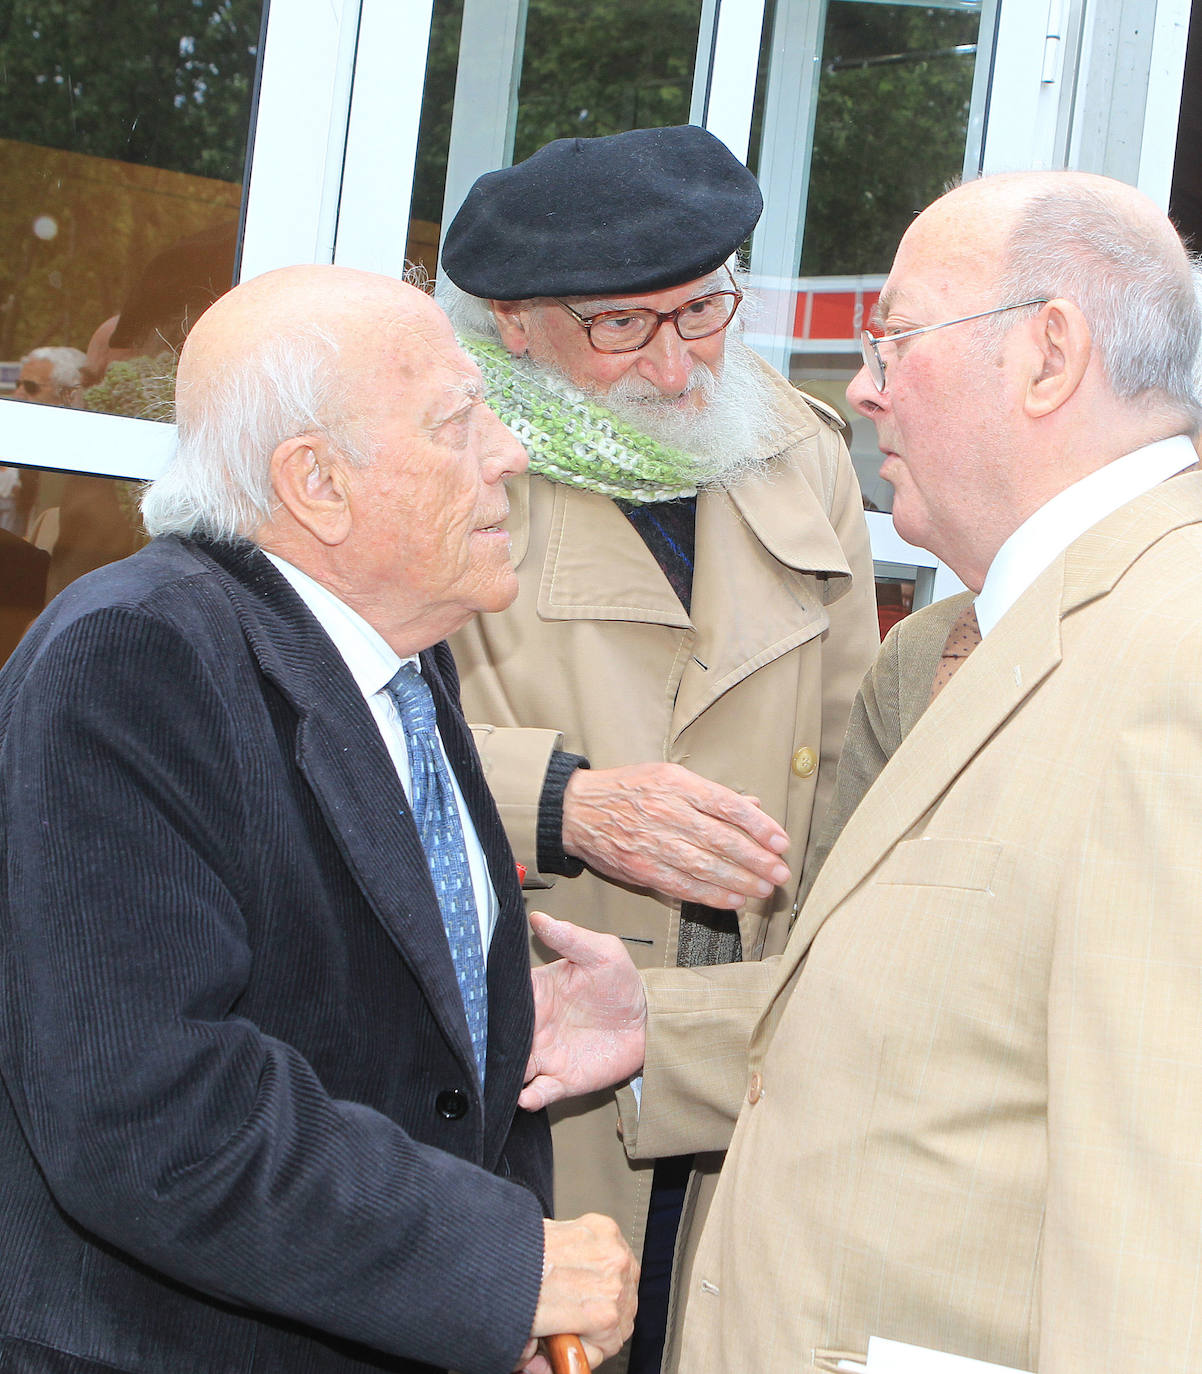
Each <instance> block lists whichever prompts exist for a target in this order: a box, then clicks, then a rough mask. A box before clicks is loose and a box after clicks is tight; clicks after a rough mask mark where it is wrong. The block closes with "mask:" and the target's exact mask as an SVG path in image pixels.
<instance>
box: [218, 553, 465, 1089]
mask: <svg viewBox="0 0 1202 1374" xmlns="http://www.w3.org/2000/svg"><path fill="white" fill-rule="evenodd" d="M204 548H205V552H207V553H208V554H209V555H210V556H211V557H212V558H213V559H214V561H215V562H217V563H219V564H220V565H221V566H222V567H223V568H224V569H225V570H226V572H227V573H228V574H229V575H230V577H231V578H232V580H233V589H234V595H235V599H236V602H237V605H238V612H239V618H240V619H241V621H242V624H243V628H244V630H245V632H246V635H247V639H248V641H249V643H250V645H251V647H252V649H253V650H254V652H255V654H256V656H257V657H258V660H259V664H260V667H261V669H262V671H263V673H264V674H265V676H266V677H267V678H268V679H270V680H271V681H272V682H274V683H275V685H276V686H277V687H278V688H279V690H280V691H281V692H282V693H283V694H284V696H285V697H286V698H287V699H288V701H289V702H290V703H291V705H292V708H293V710H294V711H295V712H296V716H297V726H296V763H297V766H298V768H299V769H300V771H301V774H302V776H303V777H304V778H305V780H306V782H307V783H308V785H309V787H310V789H311V791H312V793H313V796H314V798H315V799H316V801H317V803H318V806H319V807H320V808H321V811H322V814H323V816H324V817H325V821H326V824H327V825H328V826H329V829H330V833H331V834H332V835H333V837H334V839H335V841H336V842H337V844H338V846H339V849H340V851H341V853H342V855H343V858H344V859H345V861H346V864H347V866H348V867H349V869H350V870H351V872H352V873H353V874H354V876H355V880H356V882H357V883H358V885H359V888H360V890H361V892H362V893H363V896H364V899H365V900H366V901H367V903H368V905H369V906H370V907H371V909H372V911H373V912H374V914H375V916H376V918H377V919H378V920H379V921H380V922H381V924H382V925H383V926H384V928H385V930H386V931H387V933H388V936H389V938H390V939H391V940H392V942H393V944H394V945H395V946H396V948H397V950H398V951H399V952H400V954H401V956H402V957H403V958H404V960H405V962H406V963H407V964H408V965H409V967H410V969H411V970H412V972H413V974H414V977H415V978H417V980H418V981H419V982H420V983H421V985H422V987H423V988H424V989H425V991H426V1000H427V1004H428V1006H429V1010H430V1014H431V1016H432V1017H433V1018H434V1020H435V1021H436V1022H437V1024H438V1026H439V1028H440V1030H441V1031H442V1033H443V1035H444V1036H445V1037H446V1040H447V1042H448V1043H449V1044H451V1045H452V1046H454V1048H455V1050H456V1053H457V1054H458V1055H459V1057H460V1058H461V1059H462V1060H463V1062H464V1064H465V1066H469V1067H471V1068H472V1071H473V1072H474V1066H475V1056H474V1053H473V1050H472V1047H471V1039H470V1036H469V1034H468V1030H467V1020H466V1017H465V1016H464V1014H463V1007H462V999H461V997H460V993H459V984H458V982H457V980H456V977H455V967H454V964H453V963H452V961H451V953H450V949H449V947H448V945H447V942H446V939H445V936H444V935H443V925H442V914H441V912H440V910H439V907H438V899H437V897H436V896H435V893H434V885H433V882H432V881H431V878H430V871H429V866H428V865H427V863H426V857H425V851H424V850H423V849H422V846H421V841H420V840H419V838H418V834H417V827H416V825H415V824H414V821H413V814H412V812H411V810H410V807H409V803H408V799H407V798H406V796H405V791H404V789H403V788H402V786H401V783H400V779H399V778H398V777H397V775H396V770H395V769H394V768H393V766H392V760H391V759H390V758H389V756H388V750H387V748H386V747H385V745H384V741H383V739H382V738H381V737H380V732H379V730H378V728H377V727H376V723H375V721H374V719H373V718H372V715H371V712H370V711H369V709H368V706H367V703H366V702H365V701H364V700H363V697H362V695H361V693H360V692H359V689H358V687H357V686H356V685H355V682H354V679H353V678H352V677H351V675H350V672H349V671H348V669H347V668H346V665H345V663H344V662H343V660H342V658H341V656H340V655H339V654H338V652H337V651H336V650H335V649H334V647H333V646H332V644H331V643H330V641H329V639H328V637H327V636H326V634H325V632H324V631H323V630H322V629H321V626H320V625H319V624H318V623H317V621H316V620H315V619H314V618H313V616H312V615H311V614H310V612H309V610H308V608H307V607H306V606H305V605H304V603H303V602H302V601H301V600H300V598H299V597H298V596H297V595H296V593H295V592H294V591H293V590H292V588H291V587H290V586H289V585H288V583H287V581H286V580H285V579H284V578H283V577H282V576H281V575H280V574H279V573H278V572H277V571H276V569H275V568H274V567H272V565H271V564H270V562H268V560H267V559H266V558H264V557H263V556H262V555H261V554H259V553H258V551H257V550H254V549H251V548H247V547H241V546H239V547H235V548H230V547H228V546H223V547H214V546H209V545H206V546H204ZM240 589H249V590H251V591H253V593H254V595H253V597H250V596H247V595H245V594H244V592H243V591H241V590H240Z"/></svg>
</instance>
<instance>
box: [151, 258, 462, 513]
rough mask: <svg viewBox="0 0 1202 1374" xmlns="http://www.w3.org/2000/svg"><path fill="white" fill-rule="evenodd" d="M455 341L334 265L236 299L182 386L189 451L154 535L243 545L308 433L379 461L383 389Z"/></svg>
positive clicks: (280, 275)
mask: <svg viewBox="0 0 1202 1374" xmlns="http://www.w3.org/2000/svg"><path fill="white" fill-rule="evenodd" d="M454 349H455V343H454V337H453V335H452V334H451V331H450V328H449V326H448V325H447V323H446V320H445V317H444V316H443V315H442V312H441V311H440V310H439V309H438V307H437V306H436V305H435V304H434V302H433V301H432V300H431V299H430V298H429V297H428V296H426V295H425V294H424V293H423V292H421V291H418V290H416V289H415V288H414V287H412V286H408V285H406V284H405V283H404V282H401V281H397V280H395V279H393V278H391V277H383V276H378V275H377V274H375V273H372V272H360V271H356V270H354V269H351V268H345V267H333V266H329V265H306V266H298V267H285V268H281V269H279V270H277V271H274V272H267V273H264V274H263V275H262V276H259V277H255V278H253V279H252V280H250V281H248V282H244V283H243V284H241V285H239V286H236V287H234V289H233V290H232V291H229V292H228V293H227V294H226V295H224V296H222V297H220V298H219V299H218V300H217V301H215V302H214V303H213V305H211V306H210V307H209V309H208V310H206V311H205V313H204V314H203V315H202V316H201V317H200V319H199V320H197V322H196V324H195V325H194V326H193V328H192V330H191V332H190V333H189V335H188V338H187V340H186V341H185V343H184V346H183V350H182V352H181V354H180V359H179V368H178V371H177V374H176V419H177V422H178V428H179V442H178V447H177V452H176V456H175V459H174V461H173V463H172V465H171V467H170V468H169V469H168V471H167V472H166V473H164V475H163V477H161V478H159V479H158V480H157V481H156V482H154V483H153V484H152V485H151V487H150V488H149V489H148V490H147V492H146V495H145V497H144V500H143V515H144V518H145V520H146V524H147V528H148V529H149V530H150V531H151V533H153V534H166V533H177V534H184V535H190V534H194V533H201V534H206V535H209V536H210V537H214V538H221V539H230V538H238V537H246V536H249V535H250V534H252V533H253V531H255V530H256V529H257V528H259V527H260V526H261V525H262V523H263V522H264V521H265V520H266V519H268V518H269V517H270V515H271V511H272V509H273V502H272V493H271V487H270V481H269V476H268V463H269V460H270V457H271V454H272V452H273V451H274V450H275V448H276V446H277V445H278V444H279V443H280V442H281V441H282V440H284V439H287V438H291V437H293V436H295V435H298V434H303V433H315V434H320V435H323V436H324V437H325V438H326V439H327V440H328V441H329V442H330V443H331V444H333V445H334V446H336V447H337V448H338V449H339V450H340V452H341V453H342V454H343V455H344V456H345V458H346V459H347V460H348V461H349V462H350V463H351V464H353V465H357V466H365V465H366V464H367V463H368V462H370V460H371V456H372V451H373V446H374V435H373V415H374V411H375V407H376V401H377V397H378V395H379V379H380V377H381V375H382V373H383V372H385V371H387V372H388V374H389V382H388V386H389V388H390V389H391V390H392V391H393V392H395V390H396V386H397V380H398V373H399V374H400V380H401V381H402V384H404V382H405V380H406V379H409V378H414V377H416V376H417V375H418V374H419V373H420V371H421V369H422V368H423V367H424V366H426V365H427V362H428V360H429V357H430V355H431V352H433V353H434V354H435V355H439V356H446V355H448V354H449V353H451V352H453V351H454Z"/></svg>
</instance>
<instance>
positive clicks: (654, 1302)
mask: <svg viewBox="0 0 1202 1374" xmlns="http://www.w3.org/2000/svg"><path fill="white" fill-rule="evenodd" d="M761 209H762V199H761V196H760V192H759V188H758V186H757V185H756V182H755V178H754V177H753V176H752V174H751V173H750V172H749V171H748V170H747V168H746V167H744V166H743V165H742V164H741V163H740V162H739V161H738V160H737V159H736V158H735V157H733V156H732V155H731V153H730V152H729V150H728V149H727V148H726V147H725V146H724V145H723V144H722V143H720V142H719V141H718V139H716V138H714V137H713V136H712V135H711V134H709V133H707V132H706V131H705V130H703V129H700V128H696V127H693V126H683V127H679V128H668V129H637V130H634V131H631V132H628V133H622V134H616V135H613V136H612V137H607V138H596V139H559V140H557V141H555V142H553V143H550V144H548V145H547V146H546V147H544V148H542V149H540V150H539V151H538V152H537V153H535V154H534V155H533V156H532V157H530V158H528V159H527V160H526V161H525V162H522V163H520V164H518V165H517V166H514V167H508V168H504V169H502V170H500V171H497V172H491V173H489V174H488V175H486V176H483V177H481V178H480V179H479V181H477V182H476V184H475V186H474V187H473V188H472V190H471V192H470V193H469V194H468V197H467V199H466V201H465V202H464V204H463V207H462V209H461V210H460V211H459V213H458V215H457V216H456V217H455V220H454V222H453V223H452V224H451V226H450V228H449V229H448V231H447V234H446V238H445V242H444V246H443V255H442V265H443V276H442V279H441V280H440V283H439V296H440V299H441V300H442V303H443V304H444V305H445V306H446V308H447V310H448V313H450V314H451V317H452V320H453V322H454V323H455V324H456V326H457V327H458V329H459V332H460V335H461V338H462V339H463V340H464V342H465V344H466V346H467V347H468V350H469V351H470V352H471V353H472V355H473V356H474V357H475V358H476V360H477V362H478V363H479V364H480V366H481V369H482V370H483V372H484V375H485V381H486V388H487V392H488V396H489V401H490V404H491V405H492V406H493V408H494V409H496V410H497V411H498V413H499V414H500V415H501V416H502V418H503V419H504V420H505V421H506V423H507V424H508V425H509V427H510V429H511V430H512V431H513V432H514V433H515V434H516V435H517V436H518V437H519V438H520V439H521V440H522V442H523V443H524V444H525V446H526V448H527V451H528V453H529V455H530V475H529V477H518V478H516V479H515V480H514V481H513V482H512V483H511V485H510V492H511V497H510V500H511V515H510V520H509V530H510V533H511V537H512V548H513V556H514V560H515V562H516V564H517V569H518V579H519V585H520V590H519V594H518V598H517V600H516V602H515V603H514V604H513V606H512V607H510V608H509V609H508V610H507V611H504V612H502V613H501V614H499V615H494V616H488V617H484V618H478V619H477V620H476V621H475V622H474V623H472V624H471V625H468V626H465V627H464V628H463V629H462V630H461V631H460V632H459V633H458V634H457V635H456V636H455V637H454V639H453V641H452V642H453V647H454V651H455V656H456V659H457V661H458V663H459V667H460V671H461V675H462V682H463V698H464V705H465V708H466V710H467V713H468V718H469V719H471V720H474V721H477V722H485V724H481V725H479V726H478V729H477V741H478V743H479V744H480V746H481V749H482V753H483V756H484V759H485V766H486V768H487V770H488V778H489V783H490V785H491V787H492V789H493V791H494V793H495V795H496V796H497V799H498V801H499V803H500V806H501V811H502V816H503V819H504V821H505V824H506V827H507V830H508V833H509V837H510V840H511V843H512V844H513V846H514V848H515V850H516V851H517V854H518V858H519V860H520V861H521V862H522V863H523V864H525V866H526V883H527V886H528V887H529V886H533V887H541V888H546V889H551V888H552V885H553V884H554V883H555V879H556V877H557V876H568V877H570V878H571V879H572V881H570V882H566V883H560V884H559V885H558V886H557V887H555V888H554V890H548V891H546V892H543V893H540V897H539V904H540V905H542V906H545V907H546V909H547V910H548V911H550V912H552V913H553V914H561V915H568V916H570V917H571V918H572V919H573V920H575V921H578V922H581V923H583V924H585V925H588V926H591V927H593V928H594V929H597V930H603V931H608V932H611V933H613V934H616V935H619V936H621V937H622V939H623V940H625V941H626V943H627V947H628V948H629V949H630V951H631V954H632V955H633V957H634V958H635V960H636V962H637V963H639V964H640V965H641V966H649V967H662V966H665V965H669V966H672V965H678V964H679V965H700V964H718V963H725V962H730V961H732V960H739V959H758V958H760V957H762V956H763V955H764V954H768V953H774V952H776V951H778V950H780V949H781V948H782V946H783V944H784V941H785V937H786V934H787V932H788V927H789V921H790V916H791V914H792V912H793V908H794V900H795V896H796V891H797V886H798V881H799V879H800V878H801V876H802V873H803V872H804V869H805V865H806V860H807V854H808V852H809V850H810V847H811V845H812V843H813V841H814V839H815V837H816V835H817V829H818V823H819V822H820V820H821V816H822V814H823V811H824V810H825V807H826V805H827V800H828V797H829V794H830V790H831V787H832V785H833V782H834V764H835V760H836V756H837V753H838V749H839V746H840V743H841V741H842V737H843V731H844V727H845V726H846V724H847V717H848V711H849V707H850V703H851V699H852V697H853V695H854V693H855V690H856V688H857V686H858V684H859V681H860V679H861V677H862V675H863V673H864V671H865V669H866V668H867V666H868V664H869V662H870V661H871V658H872V656H873V653H874V650H875V648H876V643H877V630H876V616H875V608H874V599H873V579H872V567H871V560H870V554H869V548H868V541H867V536H866V531H865V527H864V520H863V514H862V509H861V501H860V493H859V488H858V485H857V482H856V478H855V474H854V473H853V471H852V467H851V463H850V460H849V459H848V455H847V450H846V448H845V446H844V444H843V441H842V437H841V434H840V429H841V425H840V422H839V421H838V420H837V418H835V417H834V416H833V414H828V413H824V412H821V411H819V410H818V409H817V408H815V407H814V406H812V405H811V404H809V403H807V400H806V399H805V398H804V397H803V396H802V395H801V394H800V393H798V392H797V391H796V390H794V388H792V387H791V386H790V385H789V384H788V383H787V382H786V381H785V380H784V378H782V377H780V376H779V375H778V374H777V373H775V372H774V371H773V370H772V369H771V368H769V367H768V366H767V365H766V364H765V363H763V362H762V361H761V360H760V359H759V358H758V357H757V356H756V355H755V354H754V353H753V352H752V351H751V350H750V348H749V347H748V346H747V345H746V344H745V343H744V342H743V341H742V339H741V338H740V331H741V326H742V322H743V320H744V319H745V317H746V315H747V313H748V302H747V299H746V291H745V288H744V286H743V284H742V281H741V278H740V274H739V270H738V265H737V256H736V254H737V250H738V248H739V246H740V244H742V243H743V241H744V240H745V239H746V238H747V236H748V235H749V234H750V233H751V231H752V229H753V228H754V227H755V224H756V221H757V220H758V218H759V215H760V211H761ZM448 279H449V280H448ZM786 851H787V856H786ZM615 1125H616V1117H615V1111H614V1107H613V1103H612V1099H611V1098H609V1097H608V1096H605V1095H597V1096H596V1097H594V1098H592V1099H584V1100H583V1101H582V1102H578V1103H576V1104H573V1110H572V1112H571V1113H570V1114H565V1115H564V1117H563V1118H562V1119H561V1120H560V1121H559V1122H558V1123H556V1125H555V1127H554V1130H555V1133H556V1157H557V1161H556V1207H557V1211H558V1212H559V1213H560V1214H561V1215H575V1214H577V1213H578V1212H580V1211H582V1210H598V1211H602V1212H606V1213H608V1214H610V1215H611V1216H615V1217H616V1218H617V1219H618V1221H619V1224H620V1225H622V1226H623V1227H624V1228H625V1230H626V1232H627V1235H628V1238H629V1240H630V1242H631V1244H632V1246H634V1247H635V1249H636V1252H637V1251H638V1250H639V1247H640V1246H642V1247H643V1249H642V1253H643V1267H644V1278H643V1283H642V1287H641V1289H640V1316H639V1321H638V1325H637V1326H636V1332H635V1338H634V1344H633V1347H632V1349H631V1352H630V1368H631V1369H632V1370H636V1371H641V1370H658V1368H659V1350H660V1345H661V1343H662V1327H663V1322H664V1315H665V1309H666V1294H667V1280H668V1272H669V1270H670V1267H671V1260H672V1250H673V1243H674V1240H675V1236H676V1230H677V1218H678V1216H679V1212H680V1206H681V1201H682V1199H683V1195H684V1189H685V1184H686V1181H687V1177H688V1173H689V1169H690V1166H693V1167H695V1168H696V1169H697V1170H698V1172H699V1173H700V1174H701V1175H702V1179H701V1181H700V1183H699V1185H698V1186H700V1187H704V1186H705V1183H706V1180H707V1178H708V1179H709V1181H712V1177H713V1175H714V1174H715V1173H716V1169H717V1160H716V1159H715V1158H710V1157H704V1156H690V1157H689V1158H688V1159H686V1160H663V1161H660V1162H659V1163H658V1164H657V1165H656V1167H655V1170H654V1177H653V1176H652V1172H651V1170H650V1169H649V1168H648V1167H646V1166H640V1165H632V1164H631V1163H630V1162H629V1161H627V1159H626V1156H625V1153H624V1151H623V1149H622V1146H621V1142H620V1140H619V1139H618V1138H617V1132H616V1129H615ZM653 1183H654V1187H653V1186H652V1185H653ZM700 1196H701V1197H702V1198H703V1196H704V1195H703V1194H702V1195H700ZM649 1203H650V1218H649V1217H648V1207H649ZM690 1210H691V1211H692V1205H691V1204H690ZM645 1239H646V1244H645V1245H644V1240H645ZM612 1367H613V1368H615V1369H616V1368H619V1367H620V1363H617V1364H615V1365H614V1366H612Z"/></svg>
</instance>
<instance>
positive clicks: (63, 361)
mask: <svg viewBox="0 0 1202 1374" xmlns="http://www.w3.org/2000/svg"><path fill="white" fill-rule="evenodd" d="M87 360H88V355H87V354H86V353H83V352H81V351H80V350H79V349H78V348H35V349H33V350H32V352H29V353H26V355H25V356H24V357H23V358H22V359H21V366H22V367H24V366H25V364H26V363H32V362H48V363H49V364H50V380H51V382H53V383H54V385H55V386H57V387H73V386H79V385H80V383H81V382H82V380H83V365H84V363H86V362H87Z"/></svg>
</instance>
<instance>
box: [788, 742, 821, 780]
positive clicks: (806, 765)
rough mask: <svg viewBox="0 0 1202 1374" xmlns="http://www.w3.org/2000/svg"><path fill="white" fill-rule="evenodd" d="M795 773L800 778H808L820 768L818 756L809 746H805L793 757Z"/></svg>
mask: <svg viewBox="0 0 1202 1374" xmlns="http://www.w3.org/2000/svg"><path fill="white" fill-rule="evenodd" d="M792 767H793V771H794V772H795V773H796V774H797V776H798V777H799V778H808V777H809V776H810V774H811V773H812V772H813V771H814V769H815V768H817V767H818V755H817V754H815V753H814V751H813V750H812V749H811V748H810V746H809V745H808V744H803V745H802V746H801V748H800V749H798V750H797V752H796V753H795V754H794V755H793V765H792Z"/></svg>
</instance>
